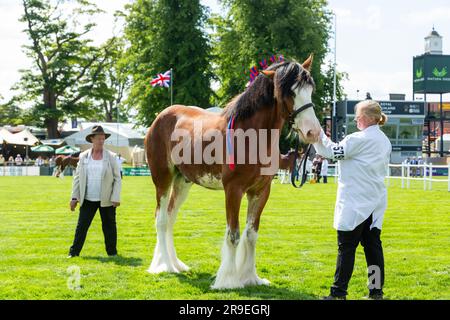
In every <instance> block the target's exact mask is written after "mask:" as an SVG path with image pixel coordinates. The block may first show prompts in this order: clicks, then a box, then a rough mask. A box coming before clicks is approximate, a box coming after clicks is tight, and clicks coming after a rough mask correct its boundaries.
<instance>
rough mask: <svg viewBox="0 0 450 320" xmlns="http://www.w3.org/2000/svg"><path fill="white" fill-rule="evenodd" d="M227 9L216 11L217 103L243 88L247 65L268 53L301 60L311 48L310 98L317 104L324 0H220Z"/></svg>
mask: <svg viewBox="0 0 450 320" xmlns="http://www.w3.org/2000/svg"><path fill="white" fill-rule="evenodd" d="M223 3H224V4H225V5H226V6H227V8H228V14H227V15H226V16H225V17H224V18H223V17H220V16H215V17H213V19H212V22H213V23H214V24H215V26H216V32H215V34H214V35H213V37H214V38H213V39H214V40H213V41H214V47H215V50H214V53H215V65H216V66H217V68H216V70H215V71H216V73H217V74H218V76H219V79H220V82H221V85H222V86H221V88H220V90H219V92H218V95H219V98H220V101H221V102H222V104H224V103H226V102H228V101H229V100H230V99H231V98H232V97H234V96H235V95H236V94H238V93H240V92H242V91H243V90H244V89H245V85H246V84H247V82H248V81H249V73H248V70H249V69H250V68H251V67H252V66H254V65H255V66H258V67H259V64H258V63H259V62H260V61H261V60H263V59H267V60H269V57H270V56H271V55H280V54H281V55H283V56H284V57H285V58H287V59H294V60H297V61H299V62H302V61H304V60H305V59H306V58H307V57H308V56H309V54H310V53H314V63H313V69H312V75H313V77H314V80H315V82H316V94H315V95H314V102H315V103H316V104H317V105H321V104H322V102H323V101H322V100H321V99H322V98H321V97H322V96H323V93H324V92H323V89H324V83H323V78H324V77H323V75H322V74H321V65H322V63H323V60H324V58H325V55H326V53H327V42H328V39H329V31H330V12H328V11H327V9H326V5H327V2H326V0H258V1H255V0H224V1H223Z"/></svg>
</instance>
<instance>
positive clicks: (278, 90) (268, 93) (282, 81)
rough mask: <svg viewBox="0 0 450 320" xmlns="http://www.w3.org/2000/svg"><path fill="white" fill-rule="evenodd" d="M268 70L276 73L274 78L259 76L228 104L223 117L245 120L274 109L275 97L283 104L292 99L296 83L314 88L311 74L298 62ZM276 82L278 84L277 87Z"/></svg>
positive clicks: (272, 67) (280, 64)
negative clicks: (269, 108)
mask: <svg viewBox="0 0 450 320" xmlns="http://www.w3.org/2000/svg"><path fill="white" fill-rule="evenodd" d="M266 70H269V71H275V76H274V78H273V79H271V78H269V77H268V76H265V75H263V74H259V75H258V76H257V77H256V79H255V80H254V81H253V82H252V83H251V84H250V85H249V86H248V87H247V89H246V90H245V91H244V92H243V93H241V94H239V95H237V96H236V97H234V98H233V99H232V100H231V101H230V102H229V103H228V105H227V106H226V107H225V109H224V110H223V111H222V115H224V116H225V117H226V118H227V119H229V118H230V117H232V116H234V117H235V119H236V120H245V119H248V118H250V117H251V116H253V115H254V114H255V112H257V111H259V110H261V109H263V108H268V107H272V106H273V105H274V104H275V100H276V98H275V97H277V99H280V100H282V101H280V102H281V103H285V101H286V99H290V98H292V96H293V94H294V93H293V92H292V86H293V85H294V84H295V83H296V82H297V86H302V85H303V84H304V83H309V84H311V85H313V86H314V81H313V79H312V77H311V76H310V75H309V72H307V71H306V70H305V69H303V68H302V66H301V65H300V64H299V63H297V62H288V61H284V62H280V63H276V64H273V65H271V66H270V67H269V68H268V69H266ZM274 82H276V87H275V84H274ZM292 103H293V101H292Z"/></svg>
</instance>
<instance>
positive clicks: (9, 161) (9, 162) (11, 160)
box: [8, 156, 14, 166]
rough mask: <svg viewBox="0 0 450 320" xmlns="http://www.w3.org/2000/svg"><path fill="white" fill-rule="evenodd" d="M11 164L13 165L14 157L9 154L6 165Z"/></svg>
mask: <svg viewBox="0 0 450 320" xmlns="http://www.w3.org/2000/svg"><path fill="white" fill-rule="evenodd" d="M13 165H14V158H13V156H10V157H9V158H8V166H13Z"/></svg>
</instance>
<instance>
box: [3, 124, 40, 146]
mask: <svg viewBox="0 0 450 320" xmlns="http://www.w3.org/2000/svg"><path fill="white" fill-rule="evenodd" d="M0 138H1V139H2V140H3V141H5V142H6V143H8V144H16V145H23V146H34V145H35V144H38V143H39V139H38V138H36V137H35V136H34V135H33V134H32V133H31V132H30V130H28V129H24V130H22V131H20V132H19V133H14V134H13V133H11V132H9V131H8V130H6V129H5V128H2V129H1V130H0ZM25 140H26V141H25Z"/></svg>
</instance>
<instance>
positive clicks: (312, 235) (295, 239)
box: [0, 177, 450, 299]
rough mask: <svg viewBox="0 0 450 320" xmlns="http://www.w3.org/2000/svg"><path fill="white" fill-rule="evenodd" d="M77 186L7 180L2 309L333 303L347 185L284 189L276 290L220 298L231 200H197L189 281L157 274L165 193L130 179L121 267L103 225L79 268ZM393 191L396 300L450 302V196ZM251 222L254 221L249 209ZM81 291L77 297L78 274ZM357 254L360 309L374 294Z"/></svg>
mask: <svg viewBox="0 0 450 320" xmlns="http://www.w3.org/2000/svg"><path fill="white" fill-rule="evenodd" d="M71 182H72V178H71V177H66V178H64V179H60V180H58V179H55V178H53V177H0V199H1V207H0V226H1V227H0V299H317V298H319V297H320V296H323V295H326V294H328V288H329V286H330V284H331V283H332V280H333V274H334V267H335V259H336V251H337V245H336V232H335V230H334V229H333V228H332V220H333V208H334V201H335V194H336V185H335V184H334V183H329V184H328V185H323V184H315V185H313V184H307V185H305V186H304V187H303V189H300V190H296V189H294V188H292V187H291V186H289V185H280V184H279V183H278V182H275V183H274V184H273V188H272V193H271V197H270V199H269V201H268V203H267V205H266V208H265V210H264V213H263V215H262V219H261V228H260V233H259V239H258V244H257V253H256V254H257V258H256V260H257V270H258V274H259V276H261V277H264V278H267V279H269V280H270V281H271V282H272V284H271V286H269V287H263V286H260V287H248V288H245V289H240V290H225V291H214V290H211V289H210V288H209V286H210V285H211V283H212V280H213V277H214V275H215V273H216V271H217V269H218V267H219V263H220V248H221V244H222V241H223V236H224V231H225V209H224V195H223V192H222V191H210V190H206V189H203V188H200V187H198V186H194V187H193V188H192V189H191V192H190V195H189V197H188V200H187V201H186V202H185V203H184V205H183V206H182V208H181V210H180V214H179V217H178V221H177V224H176V226H175V246H176V248H177V253H178V256H179V258H180V259H181V260H182V261H183V262H185V263H186V264H187V265H189V266H190V267H191V271H189V272H187V273H183V274H161V275H151V274H148V273H147V272H146V269H147V268H148V266H149V265H150V262H151V258H152V253H153V249H154V245H155V240H156V236H155V228H154V218H153V215H154V208H155V190H154V187H153V184H152V183H151V179H150V178H149V177H125V179H124V181H123V191H122V206H121V207H120V208H119V209H118V215H117V223H118V237H119V239H118V250H119V256H118V257H116V258H108V257H107V256H106V253H105V250H104V245H103V234H102V231H101V223H100V217H99V215H98V214H97V215H96V217H95V219H94V221H93V223H92V225H91V228H90V230H89V234H88V237H87V240H86V243H85V246H84V248H83V251H82V252H81V256H80V257H79V258H74V259H66V256H67V253H68V249H69V247H70V245H71V242H72V240H73V236H74V230H75V226H76V222H77V218H78V210H77V211H76V212H75V213H71V212H70V210H69V208H68V202H69V198H70V189H71ZM422 186H423V185H422V184H421V183H420V182H412V185H411V189H409V190H406V189H401V188H400V181H398V180H397V181H391V185H390V187H389V205H388V210H387V212H386V217H385V223H384V226H383V232H382V240H383V245H384V252H385V263H386V284H385V295H386V298H388V299H450V217H449V216H450V193H449V192H447V191H446V190H447V185H446V184H445V183H436V184H433V191H423V190H422ZM243 204H244V207H243V208H242V211H241V221H245V211H244V210H245V208H246V204H245V201H244V202H243ZM72 265H76V266H78V267H79V268H80V271H81V289H80V290H77V291H76V290H70V289H69V288H68V286H67V281H68V277H69V274H68V272H67V268H68V267H69V266H72ZM366 294H367V293H366V266H365V259H364V254H363V250H362V248H361V247H359V248H358V251H357V256H356V264H355V270H354V273H353V277H352V280H351V282H350V287H349V297H348V298H349V299H361V298H362V297H364V296H365V295H366Z"/></svg>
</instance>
